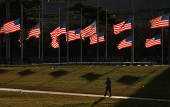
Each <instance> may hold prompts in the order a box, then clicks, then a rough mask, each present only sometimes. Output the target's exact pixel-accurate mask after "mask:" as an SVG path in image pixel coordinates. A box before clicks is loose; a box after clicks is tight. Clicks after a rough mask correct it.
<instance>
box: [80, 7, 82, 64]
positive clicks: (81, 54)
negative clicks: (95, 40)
mask: <svg viewBox="0 0 170 107" xmlns="http://www.w3.org/2000/svg"><path fill="white" fill-rule="evenodd" d="M81 30H82V9H81ZM81 30H80V32H81ZM80 39H81V40H80V41H81V52H80V53H81V59H80V61H81V62H82V48H83V47H82V36H81V33H80Z"/></svg>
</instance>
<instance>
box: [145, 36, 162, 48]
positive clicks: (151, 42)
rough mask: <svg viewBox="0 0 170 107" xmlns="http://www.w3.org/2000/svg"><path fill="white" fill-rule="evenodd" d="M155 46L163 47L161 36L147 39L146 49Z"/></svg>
mask: <svg viewBox="0 0 170 107" xmlns="http://www.w3.org/2000/svg"><path fill="white" fill-rule="evenodd" d="M154 45H161V34H159V35H157V36H155V37H153V38H151V39H146V43H145V46H146V48H150V47H152V46H154Z"/></svg>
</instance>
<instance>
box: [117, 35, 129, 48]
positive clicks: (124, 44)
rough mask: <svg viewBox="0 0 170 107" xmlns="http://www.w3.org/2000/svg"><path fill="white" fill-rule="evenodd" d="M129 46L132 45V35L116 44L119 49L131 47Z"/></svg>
mask: <svg viewBox="0 0 170 107" xmlns="http://www.w3.org/2000/svg"><path fill="white" fill-rule="evenodd" d="M131 46H132V36H129V37H127V38H126V39H124V40H122V41H121V42H120V43H119V45H118V46H117V48H118V49H119V50H120V49H123V48H126V47H131Z"/></svg>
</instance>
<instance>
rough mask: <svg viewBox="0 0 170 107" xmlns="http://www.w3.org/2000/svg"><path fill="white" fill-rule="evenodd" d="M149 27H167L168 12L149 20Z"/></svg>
mask: <svg viewBox="0 0 170 107" xmlns="http://www.w3.org/2000/svg"><path fill="white" fill-rule="evenodd" d="M150 22H151V29H152V28H160V27H169V14H165V15H162V16H159V17H157V18H154V19H152V20H150Z"/></svg>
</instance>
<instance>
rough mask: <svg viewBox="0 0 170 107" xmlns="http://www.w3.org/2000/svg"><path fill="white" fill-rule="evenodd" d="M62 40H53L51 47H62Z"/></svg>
mask: <svg viewBox="0 0 170 107" xmlns="http://www.w3.org/2000/svg"><path fill="white" fill-rule="evenodd" d="M59 42H60V39H59V38H56V39H53V40H52V42H51V46H52V47H53V48H59V46H60V43H59Z"/></svg>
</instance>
